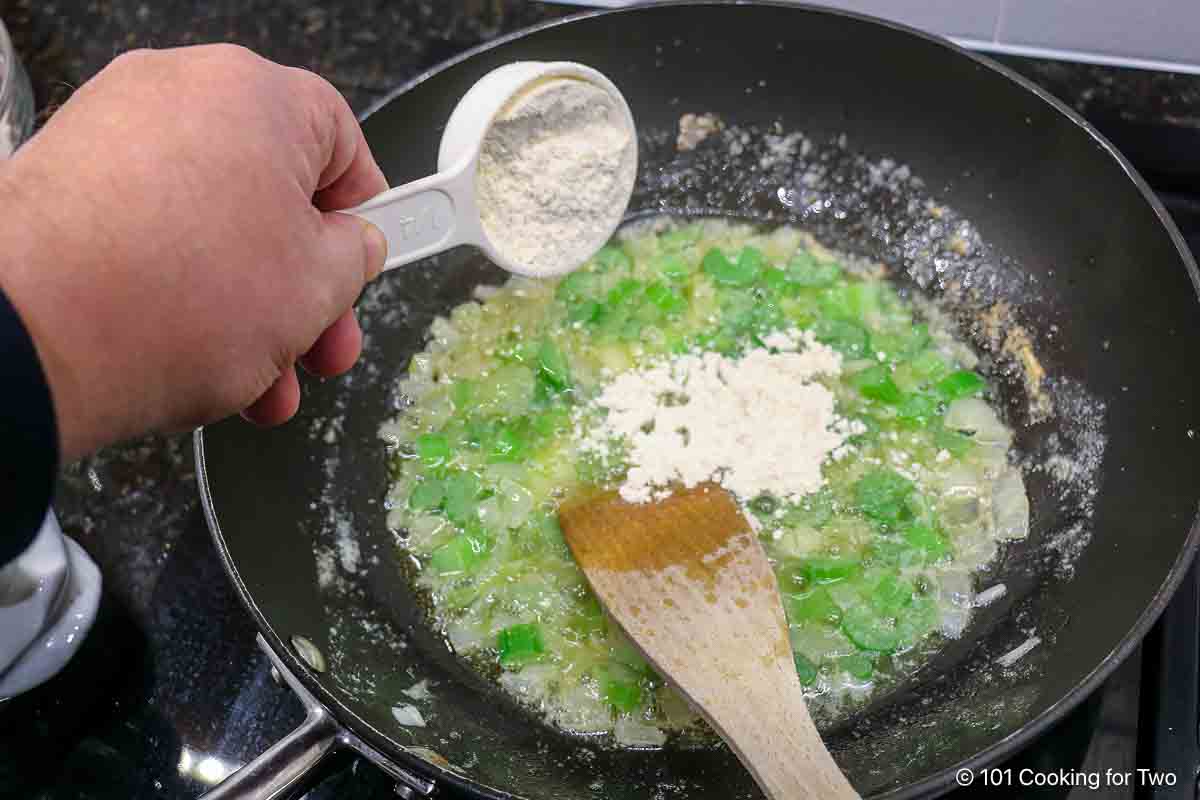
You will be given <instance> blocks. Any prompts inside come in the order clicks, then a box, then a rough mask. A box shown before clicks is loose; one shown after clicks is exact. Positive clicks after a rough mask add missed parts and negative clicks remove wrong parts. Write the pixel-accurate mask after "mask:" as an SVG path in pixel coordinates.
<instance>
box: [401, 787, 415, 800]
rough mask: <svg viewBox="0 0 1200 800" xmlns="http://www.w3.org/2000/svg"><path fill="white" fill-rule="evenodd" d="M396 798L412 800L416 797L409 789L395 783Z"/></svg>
mask: <svg viewBox="0 0 1200 800" xmlns="http://www.w3.org/2000/svg"><path fill="white" fill-rule="evenodd" d="M396 796H397V797H401V798H403V800H413V798H415V797H416V796H417V795H416V792H414V791H413V790H412V788H411V787H409V786H405V785H404V784H403V783H397V784H396Z"/></svg>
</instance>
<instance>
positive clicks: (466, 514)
mask: <svg viewBox="0 0 1200 800" xmlns="http://www.w3.org/2000/svg"><path fill="white" fill-rule="evenodd" d="M444 484H445V487H446V501H445V502H446V516H447V517H449V518H450V521H451V522H455V523H457V524H459V525H462V524H464V523H466V522H467V521H468V520H471V519H474V518H475V510H476V507H477V504H476V502H475V501H476V498H477V497H478V496H479V479H478V478H476V477H475V476H474V475H472V474H471V473H470V472H455V473H454V474H452V475H450V476H448V477H447V478H446V480H445V482H444Z"/></svg>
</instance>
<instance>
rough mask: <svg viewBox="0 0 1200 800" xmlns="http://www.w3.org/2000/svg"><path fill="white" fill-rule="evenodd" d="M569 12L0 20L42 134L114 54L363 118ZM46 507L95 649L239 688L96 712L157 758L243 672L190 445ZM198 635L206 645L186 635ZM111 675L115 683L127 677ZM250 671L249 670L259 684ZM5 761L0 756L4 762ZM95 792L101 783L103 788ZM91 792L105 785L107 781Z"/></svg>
mask: <svg viewBox="0 0 1200 800" xmlns="http://www.w3.org/2000/svg"><path fill="white" fill-rule="evenodd" d="M573 10H577V9H571V8H568V7H561V6H553V5H548V4H542V3H528V2H521V1H520V0H455V1H452V0H341V2H330V3H324V4H322V3H319V2H315V0H240V2H238V3H217V2H195V3H184V2H170V3H167V2H150V1H149V0H0V18H3V20H4V22H5V23H6V24H7V25H8V27H9V29H10V31H11V33H12V37H13V40H14V43H15V46H16V48H17V51H18V54H19V56H20V57H21V58H22V60H23V61H24V63H25V65H26V67H27V69H28V71H29V73H30V76H31V79H32V81H33V85H34V91H35V96H36V102H37V106H38V108H39V109H40V111H39V119H40V120H44V119H45V118H46V117H47V116H48V115H50V114H52V113H53V111H54V109H55V108H56V107H58V106H59V105H60V104H62V103H63V102H64V101H66V100H67V98H68V97H69V96H70V94H71V92H72V91H73V89H74V88H75V87H78V86H79V85H80V84H82V83H83V82H84V81H86V80H87V79H88V78H89V77H91V76H92V75H94V74H95V73H96V72H97V71H98V70H99V69H101V68H102V67H103V66H104V65H105V64H106V63H107V62H108V61H109V60H111V59H112V58H113V57H114V56H115V55H117V54H118V53H120V52H122V51H124V50H127V49H130V48H134V47H144V46H152V47H168V46H172V45H182V44H194V43H201V42H213V41H233V42H237V43H240V44H243V45H246V46H248V47H251V48H253V49H255V50H256V51H258V52H260V53H261V54H263V55H265V56H266V57H268V58H271V59H274V60H276V61H279V62H282V63H285V64H290V65H295V66H302V67H307V68H309V69H312V70H314V71H316V72H318V73H320V74H321V75H323V76H325V77H326V78H328V79H329V80H330V81H332V82H333V83H334V84H335V85H336V86H337V87H338V88H339V89H340V90H341V91H342V92H343V93H344V94H345V95H346V97H347V98H348V99H349V101H350V104H351V106H352V107H353V108H354V109H356V110H357V111H360V112H361V111H362V110H364V109H366V108H367V107H369V106H370V105H371V104H372V103H373V102H375V101H377V100H378V99H380V98H381V97H383V96H384V95H385V94H386V93H387V92H389V91H390V90H392V89H393V88H395V87H396V86H397V85H399V84H401V83H402V82H404V81H405V80H407V79H409V78H411V77H413V76H414V75H416V74H418V73H419V72H421V71H422V70H424V69H426V68H428V67H431V66H433V65H434V64H436V63H438V62H439V61H442V60H444V59H446V58H448V57H450V56H452V55H454V54H456V53H458V52H460V51H462V50H463V49H465V48H468V47H471V46H473V45H475V44H478V43H479V42H481V41H486V40H488V39H490V38H493V37H495V36H497V35H499V34H502V33H506V32H509V31H513V30H516V29H519V28H521V27H524V26H528V25H531V24H534V23H537V22H540V21H543V20H547V19H552V18H555V17H560V16H564V15H566V14H568V13H571V12H572V11H573ZM1004 61H1005V63H1007V64H1009V65H1010V66H1013V67H1014V68H1016V69H1017V70H1018V71H1020V72H1022V73H1023V74H1025V75H1026V76H1028V77H1030V78H1032V79H1033V80H1034V81H1036V82H1038V83H1041V84H1042V85H1044V86H1046V87H1047V88H1049V89H1050V90H1051V91H1052V92H1054V93H1056V94H1058V95H1059V96H1060V97H1062V98H1063V99H1064V100H1065V101H1066V102H1067V103H1068V104H1069V105H1072V106H1074V107H1075V108H1076V109H1078V110H1079V111H1081V112H1082V113H1084V114H1085V115H1087V116H1095V117H1099V118H1112V119H1118V120H1122V121H1124V122H1129V123H1133V124H1144V125H1166V126H1171V127H1174V128H1178V129H1181V130H1187V131H1197V132H1200V77H1196V76H1182V75H1171V74H1163V73H1150V72H1136V71H1128V70H1114V69H1110V68H1101V67H1088V66H1080V65H1069V64H1062V63H1057V62H1048V61H1030V60H1023V59H1011V58H1006V59H1004ZM55 507H56V509H57V511H58V513H59V517H60V520H61V523H62V527H63V529H64V530H65V531H66V532H67V533H68V534H70V535H71V536H73V537H75V538H76V539H77V540H78V541H79V542H80V543H81V544H82V545H83V546H84V547H85V548H86V549H87V550H88V551H89V552H90V553H91V554H92V555H93V557H94V558H95V559H96V560H97V562H98V563H99V564H100V566H101V569H102V570H103V572H104V574H105V576H106V591H105V601H104V605H103V606H102V622H103V624H105V625H107V626H108V630H107V632H106V634H105V640H106V641H105V643H104V645H103V646H104V647H106V648H109V649H110V650H112V651H114V652H124V653H134V654H136V657H135V660H134V663H133V664H132V665H129V666H128V667H124V668H128V669H131V670H132V671H133V672H137V671H139V670H142V671H146V672H150V673H156V674H158V675H160V676H161V675H163V674H169V673H171V671H173V670H174V671H176V672H179V671H187V670H192V669H195V667H194V663H195V653H191V654H190V655H191V656H192V659H191V660H189V658H187V657H185V654H182V653H180V652H179V650H180V649H181V647H195V646H203V647H208V648H213V652H211V653H205V654H204V657H205V659H206V660H205V662H204V663H207V664H215V665H221V664H227V665H228V670H230V671H233V672H234V673H237V674H235V675H233V676H230V677H229V678H225V677H223V676H222V675H220V674H210V675H206V676H204V677H205V679H206V683H205V686H204V687H197V690H196V695H195V696H194V697H190V698H179V697H164V696H160V695H161V694H162V692H163V690H162V689H161V688H155V687H157V686H160V685H161V681H160V682H158V683H156V682H155V681H153V680H145V681H138V680H136V679H132V678H131V679H130V680H129V681H128V682H127V683H128V684H129V685H130V686H133V688H129V689H128V690H127V691H124V693H118V696H117V697H116V698H115V699H113V700H111V701H107V702H109V703H110V705H111V707H107V706H106V707H105V709H104V710H103V714H105V715H107V716H105V717H104V719H105V720H107V721H110V722H111V725H112V726H114V728H113V730H114V731H115V730H117V728H118V727H120V726H124V727H126V728H129V729H130V730H129V731H128V732H127V733H124V734H123V733H120V732H119V731H117V732H115V733H113V732H110V733H111V735H109V736H107V738H104V739H103V746H104V747H108V748H110V749H114V751H120V752H121V753H127V752H133V751H135V750H136V749H137V747H138V746H142V747H144V746H145V745H146V744H149V745H150V746H151V747H158V748H160V749H163V750H164V752H166V751H167V750H169V748H168V747H167V743H166V742H164V741H160V740H158V739H156V738H155V737H158V736H162V737H167V736H169V735H170V732H169V731H165V730H161V729H160V728H158V727H156V725H157V724H158V723H157V722H156V721H157V720H161V719H162V718H164V717H168V718H170V719H171V720H172V721H173V722H172V724H173V725H174V727H175V728H176V729H178V728H179V727H180V726H181V725H182V724H186V720H187V718H188V714H189V713H190V712H188V711H187V703H188V702H192V703H196V704H203V703H204V702H205V701H206V697H205V691H206V690H207V691H211V692H212V693H213V694H214V695H219V694H220V691H221V688H222V687H223V686H227V685H233V686H235V688H236V685H237V684H234V683H233V682H234V681H236V680H248V679H246V678H245V676H244V675H241V673H238V672H237V671H238V670H239V669H242V667H240V666H239V660H242V661H244V660H245V659H246V653H247V652H252V642H253V637H254V630H253V625H252V623H251V622H250V620H249V618H248V617H247V616H246V615H245V614H243V613H241V609H240V607H239V606H238V604H237V602H236V599H235V598H234V596H233V591H232V589H231V588H229V587H228V585H227V583H226V581H225V577H224V575H223V573H222V572H221V569H220V566H219V564H218V562H217V560H216V557H215V554H214V553H213V550H212V544H211V540H210V539H209V536H208V532H207V530H206V529H205V525H204V522H203V518H202V515H201V513H200V510H199V504H198V497H197V492H196V485H195V474H194V468H193V461H192V450H191V441H190V437H187V436H173V437H165V436H151V437H147V438H144V439H141V440H139V441H135V442H132V443H129V444H126V445H123V446H119V447H113V448H110V449H108V450H106V451H104V452H102V453H100V454H98V455H96V456H94V457H91V458H87V459H84V460H83V461H82V462H80V463H78V464H74V465H71V466H68V467H67V468H65V469H64V470H63V475H62V480H61V483H60V486H59V491H58V496H57V499H56V502H55ZM199 585H204V586H207V587H214V586H215V587H219V588H217V589H212V590H210V591H207V592H204V593H197V594H196V596H197V597H203V598H204V599H203V601H193V599H192V597H191V596H180V592H181V590H180V587H181V586H182V587H189V586H199ZM165 587H169V588H165ZM184 593H185V594H186V589H185V590H184ZM213 626H218V627H219V629H220V630H219V634H218V635H215V636H214V635H213V631H212V627H213ZM200 628H204V629H205V630H206V631H207V632H208V635H207V636H196V635H194V633H195V631H196V630H198V629H200ZM114 631H115V632H116V633H114ZM92 638H93V639H95V638H98V637H92ZM181 642H183V643H186V644H181ZM196 642H201V643H203V644H202V645H197V644H196ZM222 642H228V644H222ZM100 646H101V645H99V644H95V645H93V644H92V643H91V642H89V644H88V645H87V647H92V648H93V649H95V648H97V647H100ZM115 664H116V662H115V661H114V666H113V667H111V669H112V670H118V669H122V668H123V667H120V666H116V665H115ZM261 667H262V665H261V663H259V664H257V666H256V667H255V668H256V669H259V673H256V674H261V672H262V671H261ZM247 669H248V668H247ZM217 671H218V672H219V669H218V670H217ZM239 676H240V677H239ZM135 684H136V685H135ZM122 685H124V684H122ZM280 691H281V692H282V690H280ZM136 704H141V705H147V706H151V707H153V706H155V705H159V706H165V705H167V704H171V705H172V708H173V710H172V711H171V712H170V713H169V714H168V713H166V712H160V715H159V716H155V715H153V714H150V713H141V712H138V713H137V714H129V713H127V712H126V711H124V710H121V709H122V708H124V707H126V706H128V705H136ZM235 711H236V709H235ZM39 713H41V712H39ZM231 713H232V712H231ZM298 713H299V712H298V709H296V708H294V707H292V706H288V707H287V708H285V709H283V710H279V711H274V710H270V711H265V712H261V713H259V714H258V716H255V717H254V718H253V719H251V718H250V717H249V716H247V717H246V718H244V719H239V724H243V725H245V726H261V728H262V730H263V734H262V736H261V737H259V740H257V741H251V742H250V744H248V745H247V749H248V750H249V751H250V752H248V753H247V754H245V755H252V754H253V752H257V751H259V750H261V749H262V748H264V747H265V746H266V745H267V744H268V743H269V742H270V741H271V738H272V736H275V735H278V734H277V732H278V730H279V729H280V728H281V726H282V729H286V727H287V726H288V725H290V724H294V722H295V721H296V720H298ZM73 714H74V715H76V716H77V715H78V714H77V712H76V711H75V710H73V709H71V708H68V707H66V706H63V707H62V708H57V707H56V709H54V710H51V711H47V712H45V713H43V714H42V716H41V717H40V718H39V719H41V721H42V722H43V723H45V725H46V727H47V730H48V731H52V732H53V736H52V735H51V734H50V733H46V734H43V735H44V736H45V737H46V738H45V739H43V740H39V741H45V742H50V741H55V740H56V738H55V737H57V738H62V737H63V735H64V734H63V733H62V727H61V726H66V727H67V728H68V730H69V729H70V726H71V725H73V724H76V723H74V722H73V717H72V715H73ZM194 716H195V719H194V724H195V727H197V728H200V729H201V730H198V731H196V732H194V734H193V737H194V738H193V741H197V740H199V741H202V742H203V741H205V740H207V741H208V742H209V743H210V744H211V743H213V742H218V743H219V742H220V741H221V734H220V732H219V731H215V730H208V729H206V728H205V726H209V727H211V725H210V723H209V722H208V721H206V719H205V718H204V717H203V715H202V714H196V715H194ZM181 720H184V722H182V723H181ZM105 724H109V722H106V723H105ZM55 725H59V726H60V727H59V728H54V726H55ZM66 735H69V733H68V734H66ZM122 736H126V738H127V739H128V740H129V746H130V750H128V751H123V750H121V745H120V744H119V742H120V741H124V740H123V739H121V737H122ZM114 742H117V743H118V744H114ZM139 742H140V743H141V744H140V745H139ZM3 746H4V743H3V742H2V741H0V749H3ZM26 746H27V747H29V748H31V749H33V748H35V747H36V746H37V745H35V744H28V745H26ZM97 746H100V745H97ZM162 757H163V758H166V757H168V756H165V755H164V756H162ZM169 757H175V756H174V755H171V756H169ZM107 778H108V780H109V781H110V782H111V776H107ZM96 780H99V781H101V782H102V783H103V778H97V779H96ZM85 782H86V781H85ZM5 784H6V781H5V767H4V766H3V765H0V785H5ZM154 784H155V786H154V788H155V789H156V790H162V789H163V787H162V785H161V783H160V782H159V781H158V780H154ZM144 789H145V787H144V786H141V785H140V784H138V785H134V784H130V786H129V787H127V790H128V793H127V795H126V796H141V795H140V794H139V792H141V791H143V790H144ZM167 789H168V790H170V787H167ZM38 796H43V795H38ZM45 796H49V795H45ZM55 796H57V795H55ZM88 796H93V795H88ZM95 796H100V795H99V794H97V795H95Z"/></svg>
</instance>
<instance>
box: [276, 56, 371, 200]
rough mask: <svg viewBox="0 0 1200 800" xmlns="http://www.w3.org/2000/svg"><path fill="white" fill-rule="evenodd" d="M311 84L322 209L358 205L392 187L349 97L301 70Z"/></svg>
mask: <svg viewBox="0 0 1200 800" xmlns="http://www.w3.org/2000/svg"><path fill="white" fill-rule="evenodd" d="M298 71H299V72H301V73H302V75H303V80H304V81H306V82H307V83H308V85H309V86H310V87H311V92H310V93H309V97H310V102H312V103H314V104H315V107H314V108H313V109H312V110H311V112H310V113H311V114H312V115H313V117H312V118H313V125H314V127H315V129H316V133H317V139H318V146H319V147H320V149H321V151H322V152H321V153H319V157H320V165H321V166H320V176H319V177H318V179H317V185H316V187H315V194H314V196H313V202H314V203H315V204H316V206H317V208H319V209H321V210H322V211H336V210H338V209H342V208H350V207H351V206H356V205H358V204H359V203H362V202H363V201H365V200H368V199H370V198H372V197H374V196H375V195H377V194H379V193H380V192H382V191H384V190H385V189H387V188H388V186H387V179H386V178H384V176H383V171H382V170H380V169H379V165H378V164H376V163H375V157H374V156H373V155H371V148H370V147H369V146H368V145H367V140H366V138H365V137H364V136H363V132H362V128H360V127H359V125H358V120H357V119H355V117H354V112H353V111H351V110H350V106H349V105H347V104H346V100H345V98H344V97H342V95H341V94H340V93H339V92H338V90H337V89H335V88H333V86H332V84H330V83H329V82H328V81H326V80H325V79H323V78H320V77H318V76H316V75H314V74H312V73H310V72H305V71H303V70H298Z"/></svg>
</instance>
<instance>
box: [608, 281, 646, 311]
mask: <svg viewBox="0 0 1200 800" xmlns="http://www.w3.org/2000/svg"><path fill="white" fill-rule="evenodd" d="M644 290H645V286H644V285H643V284H642V282H641V281H639V280H637V279H636V278H622V279H621V280H620V281H618V282H617V285H616V286H614V287H613V288H611V289H609V290H608V296H607V298H606V299H605V303H606V305H607V306H608V307H609V308H610V309H615V308H617V307H618V306H620V305H622V304H623V303H625V302H626V301H628V300H631V299H633V298H635V297H637V296H638V295H640V294H641V293H642V292H643V291H644Z"/></svg>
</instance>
